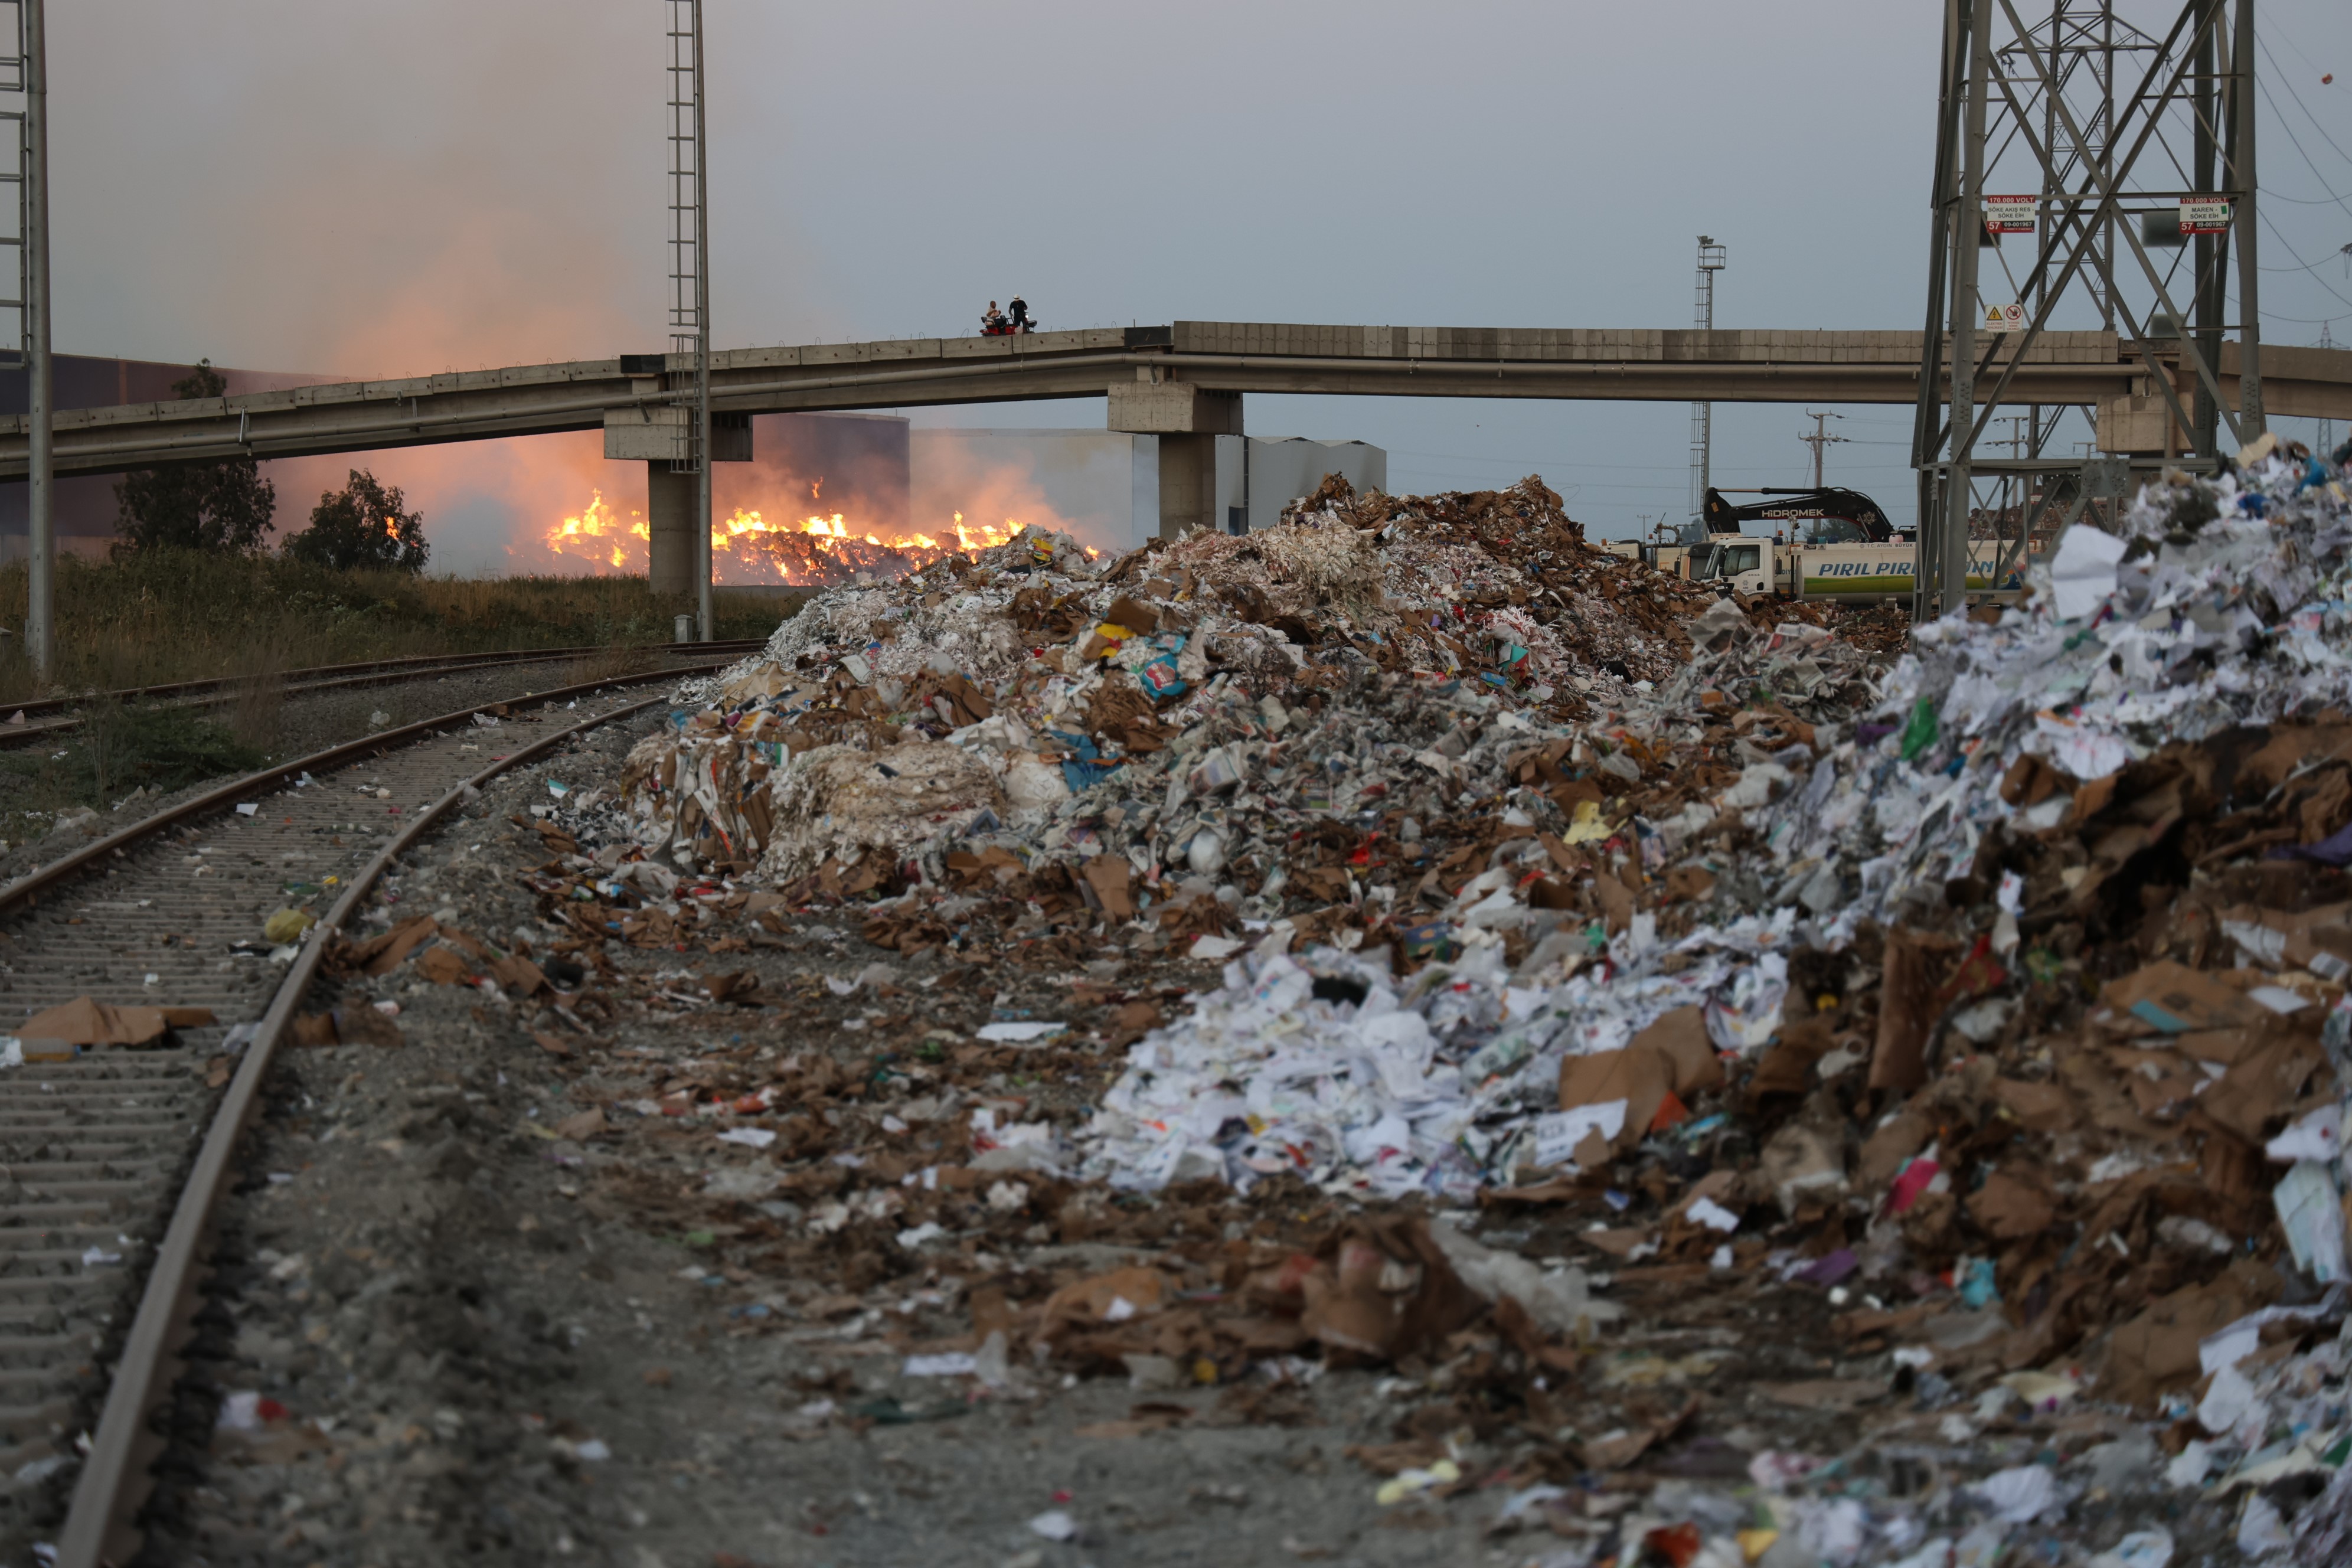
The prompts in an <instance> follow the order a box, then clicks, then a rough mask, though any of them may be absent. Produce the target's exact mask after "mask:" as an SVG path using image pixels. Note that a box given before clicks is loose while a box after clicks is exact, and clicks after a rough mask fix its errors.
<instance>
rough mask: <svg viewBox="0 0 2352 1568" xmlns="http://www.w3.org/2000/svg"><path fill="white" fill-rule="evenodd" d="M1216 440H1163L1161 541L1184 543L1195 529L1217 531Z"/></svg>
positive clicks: (1191, 438) (1161, 446) (1214, 438)
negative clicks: (1215, 529) (1213, 529)
mask: <svg viewBox="0 0 2352 1568" xmlns="http://www.w3.org/2000/svg"><path fill="white" fill-rule="evenodd" d="M1216 510H1217V438H1216V437H1214V436H1194V435H1182V436H1162V437H1160V538H1162V539H1181V538H1183V537H1184V536H1185V535H1186V534H1188V533H1190V532H1192V531H1193V530H1194V529H1196V528H1215V527H1216V526H1217V521H1218V520H1217V518H1216V516H1215V512H1216Z"/></svg>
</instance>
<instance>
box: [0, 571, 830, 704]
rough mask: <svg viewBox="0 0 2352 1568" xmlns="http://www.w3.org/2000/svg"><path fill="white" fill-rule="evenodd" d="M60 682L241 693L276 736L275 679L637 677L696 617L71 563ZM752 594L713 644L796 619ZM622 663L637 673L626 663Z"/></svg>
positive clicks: (475, 594)
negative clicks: (573, 656) (680, 622)
mask: <svg viewBox="0 0 2352 1568" xmlns="http://www.w3.org/2000/svg"><path fill="white" fill-rule="evenodd" d="M57 599H58V679H57V681H56V682H55V683H53V685H52V688H51V691H52V692H67V693H70V692H81V691H98V690H112V689H121V688H124V687H131V686H143V685H150V684H154V683H157V682H162V681H170V680H194V679H211V678H218V677H231V678H242V679H247V681H248V682H249V688H248V690H247V692H246V693H242V694H241V695H240V700H239V703H238V716H237V719H236V722H235V725H234V727H235V728H236V729H237V730H238V731H239V732H240V734H242V731H243V730H244V729H245V728H246V727H247V725H250V726H251V727H253V728H254V729H255V731H256V732H257V733H259V732H261V731H266V730H272V729H274V728H275V724H276V719H275V708H276V703H277V698H276V696H275V695H274V692H275V690H276V688H277V687H278V684H279V680H280V678H281V677H282V675H283V673H284V672H285V671H287V670H290V669H301V668H310V667H313V666H317V665H323V664H344V663H352V662H356V661H359V660H362V659H372V658H397V657H400V656H402V655H410V654H433V653H473V652H487V651H489V650H492V649H502V648H526V647H595V648H599V649H604V650H606V651H605V652H604V653H602V654H599V655H598V656H596V657H597V660H598V661H599V662H604V663H609V666H610V668H608V669H603V670H599V671H598V672H597V673H614V674H617V673H622V672H624V670H625V668H643V666H644V662H645V661H646V660H647V659H649V658H650V657H651V655H650V652H649V650H650V649H651V648H653V647H656V646H658V645H660V644H664V643H667V642H668V641H669V640H670V628H671V623H672V618H673V617H674V616H676V615H677V613H678V612H679V611H681V610H684V609H688V608H689V607H690V606H689V605H688V604H686V603H685V602H684V601H683V600H681V599H677V598H676V597H674V596H672V595H656V594H654V593H653V592H652V591H651V590H650V589H648V588H647V587H646V582H645V579H644V578H642V577H506V578H422V579H419V578H414V577H404V576H399V575H395V574H386V573H366V572H331V571H327V570H324V569H322V568H319V567H314V566H306V565H303V564H302V563H299V562H291V561H286V560H281V559H278V558H277V557H274V556H241V555H231V554H205V553H162V554H154V555H145V556H138V557H134V558H131V559H129V560H124V561H120V562H104V563H90V562H86V561H82V560H79V559H78V558H75V557H70V556H69V557H67V558H66V559H64V560H62V561H60V562H59V563H58V595H57ZM792 607H793V606H791V605H789V604H786V603H783V602H781V601H779V600H777V599H774V598H769V597H763V596H761V595H753V594H733V593H729V592H727V591H726V590H723V589H722V590H720V591H719V595H718V610H719V626H718V632H719V636H720V637H766V636H767V635H768V634H769V633H770V632H772V631H773V630H774V629H775V627H776V624H777V623H778V622H779V621H780V620H782V618H783V617H784V616H788V615H789V614H791V613H792ZM25 609H26V569H25V565H24V563H22V562H17V563H13V564H10V565H8V566H5V567H0V622H4V623H5V626H7V628H8V630H9V632H10V633H11V634H12V635H10V636H9V637H6V638H5V639H0V702H8V701H19V702H21V701H24V700H26V699H28V698H31V697H34V696H37V695H43V693H38V692H36V691H35V689H34V682H33V678H32V671H31V668H29V666H28V665H27V663H26V659H25V656H24V644H23V641H22V636H21V634H22V631H23V627H24V624H25ZM630 661H636V662H635V664H634V665H633V664H631V663H630Z"/></svg>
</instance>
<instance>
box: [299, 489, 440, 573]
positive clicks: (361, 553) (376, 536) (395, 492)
mask: <svg viewBox="0 0 2352 1568" xmlns="http://www.w3.org/2000/svg"><path fill="white" fill-rule="evenodd" d="M286 553H287V554H289V555H290V556H292V557H293V558H294V559H295V560H297V561H307V562H309V563H311V564H312V565H314V566H331V567H333V568H334V569H335V570H337V571H339V572H350V571H353V570H355V569H359V568H366V569H369V570H372V571H377V572H407V573H410V574H415V573H419V572H422V571H424V570H425V514H424V513H423V512H418V511H408V510H404V507H403V497H402V496H401V493H400V487H399V486H397V485H391V486H387V485H383V484H381V483H379V482H377V479H376V477H375V475H373V473H370V472H368V471H367V470H366V469H364V468H353V469H352V479H351V483H349V484H347V485H345V486H344V487H343V488H342V489H339V490H329V491H327V492H326V493H325V494H324V495H321V496H320V498H319V504H318V505H317V506H315V507H313V508H311V510H310V527H308V528H306V529H304V530H303V531H301V532H299V533H298V534H296V535H294V537H292V538H291V539H289V540H288V541H287V542H286Z"/></svg>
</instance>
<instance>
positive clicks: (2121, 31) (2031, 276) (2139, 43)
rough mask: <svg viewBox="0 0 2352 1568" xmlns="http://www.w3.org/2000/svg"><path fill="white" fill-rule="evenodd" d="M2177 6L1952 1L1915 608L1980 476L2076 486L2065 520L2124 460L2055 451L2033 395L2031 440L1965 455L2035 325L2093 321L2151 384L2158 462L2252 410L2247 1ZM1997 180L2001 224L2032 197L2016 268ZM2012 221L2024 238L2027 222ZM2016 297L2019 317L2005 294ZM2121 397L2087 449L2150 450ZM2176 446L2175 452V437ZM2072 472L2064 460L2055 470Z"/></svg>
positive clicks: (1943, 569)
mask: <svg viewBox="0 0 2352 1568" xmlns="http://www.w3.org/2000/svg"><path fill="white" fill-rule="evenodd" d="M2173 3H2174V0H2148V3H2147V4H2145V5H2140V6H2136V7H2132V8H2133V9H2137V10H2142V11H2145V12H2147V17H2146V20H2147V22H2148V24H2149V26H2147V27H2142V26H2137V25H2135V24H2133V23H2132V22H2130V21H2127V20H2126V19H2125V18H2124V17H2123V16H2120V15H2119V14H2118V13H2119V11H2120V10H2121V9H2124V8H2125V7H2122V6H2119V5H2117V4H2116V0H2091V3H2085V0H2053V3H2052V4H2049V5H2048V6H2047V8H2046V9H2042V8H2040V7H2036V8H2035V10H2034V15H2033V16H2032V20H2030V21H2029V20H2028V19H2027V16H2026V15H2025V12H2024V10H2023V9H2022V8H2021V5H2020V4H2019V0H1945V5H1944V47H1943V60H1942V67H1941V73H1940V76H1939V78H1938V90H1937V103H1938V116H1937V133H1936V163H1935V178H1934V191H1933V200H1932V203H1931V231H1930V249H1929V258H1928V270H1927V331H1926V342H1925V352H1924V353H1923V354H1922V355H1921V364H1920V375H1919V391H1918V406H1917V412H1916V420H1915V424H1914V428H1913V437H1912V462H1913V464H1914V466H1915V467H1916V468H1917V470H1918V480H1919V553H1918V571H1917V576H1916V583H1917V591H1916V595H1915V596H1914V599H1913V612H1914V614H1915V616H1922V617H1924V616H1933V615H1938V614H1943V613H1946V612H1948V611H1950V610H1951V609H1954V608H1956V607H1958V605H1960V603H1961V602H1962V600H1963V596H1964V594H1965V591H1966V584H1967V581H1968V574H1969V547H1968V542H1969V521H1970V518H1971V516H1972V515H1973V514H1974V513H1975V511H1976V510H1977V503H1976V496H1975V486H1976V484H1977V482H1978V480H1979V479H1980V478H1982V477H1986V476H1991V477H1995V478H2003V477H2007V476H2010V475H2015V476H2016V477H2018V478H2020V479H2027V480H2028V481H2029V486H2030V482H2031V479H2032V476H2034V475H2037V474H2038V475H2042V476H2043V477H2044V478H2045V479H2051V480H2053V483H2052V484H2051V485H2050V486H2049V487H2048V488H2045V489H2044V491H2043V495H2044V497H2045V498H2052V497H2054V496H2056V495H2058V494H2060V493H2062V491H2063V488H2064V487H2065V486H2066V485H2069V484H2071V485H2072V486H2073V487H2074V488H2073V495H2074V508H2073V510H2071V511H2069V513H2068V514H2067V515H2068V517H2069V518H2070V519H2071V518H2072V517H2073V516H2074V515H2076V514H2077V513H2079V512H2080V510H2081V509H2082V504H2083V499H2084V497H2087V496H2089V495H2092V494H2094V493H2100V494H2105V495H2108V496H2114V495H2116V493H2117V492H2118V491H2119V490H2120V488H2121V469H2122V466H2123V459H2122V458H2115V459H2108V460H2105V462H2100V461H2096V460H2095V461H2094V462H2091V463H2084V462H2083V461H2082V460H2080V459H2073V460H2067V461H2061V460H2059V459H2057V458H2055V457H2054V456H2053V455H2052V454H2051V452H2050V450H2049V448H2050V447H2051V445H2052V440H2051V437H2052V435H2053V430H2054V429H2055V428H2056V427H2057V426H2058V425H2059V422H2060V417H2061V416H2063V413H2064V410H2063V409H2043V408H2041V407H2036V408H2034V409H2033V411H2032V416H2031V419H2030V425H2031V427H2032V436H2031V437H2030V445H2031V448H2032V449H2031V450H2030V451H2029V452H2027V453H2026V454H2024V455H2023V456H2020V457H2013V458H2008V459H1992V458H1979V457H1978V456H1977V447H1978V446H1979V443H1980V442H1982V441H1983V440H1984V436H1985V430H1986V428H1987V426H1989V424H1990V420H1991V416H1992V412H1993V410H1994V409H1995V408H1996V407H1997V406H1999V405H2000V404H2001V403H2002V402H2003V401H2006V400H2007V399H2006V397H2005V395H2006V393H2007V391H2008V388H2009V384H2010V381H2011V376H2012V375H2013V374H2014V370H2015V366H2016V364H2017V363H2018V362H2019V360H2020V359H2021V357H2022V356H2023V354H2024V353H2026V352H2027V351H2028V350H2029V349H2031V348H2032V345H2033V344H2034V342H2036V340H2037V339H2038V338H2039V337H2040V336H2041V334H2042V332H2043V331H2045V330H2049V329H2054V328H2060V327H2064V326H2071V325H2076V324H2080V325H2084V326H2087V325H2089V324H2091V322H2092V321H2096V322H2097V323H2098V324H2099V325H2100V326H2101V327H2103V328H2105V329H2107V330H2112V331H2115V332H2116V334H2117V335H2118V336H2119V337H2120V338H2121V339H2122V340H2123V342H2124V343H2125V344H2126V346H2127V347H2129V348H2130V349H2131V350H2132V351H2134V352H2135V353H2137V356H2138V358H2139V360H2140V363H2142V365H2143V366H2144V367H2145V368H2146V373H2147V374H2146V383H2147V388H2148V392H2149V395H2152V396H2155V397H2157V398H2158V399H2160V406H2159V407H2158V408H2155V409H2153V410H2150V411H2149V412H2151V413H2153V414H2154V415H2156V416H2158V417H2159V418H2160V420H2161V422H2162V434H2161V437H2160V439H2158V441H2157V442H2156V443H2155V444H2154V445H2155V446H2156V447H2157V448H2158V449H2159V450H2160V451H2161V453H2162V454H2163V456H2162V457H2160V458H2154V459H2151V461H2161V460H2166V459H2168V460H2171V461H2174V462H2177V463H2184V464H2186V465H2187V466H2189V467H2205V468H2210V467H2211V466H2212V461H2213V458H2214V456H2215V454H2216V452H2217V451H2218V450H2220V442H2221V434H2222V428H2223V426H2226V427H2227V432H2228V437H2229V439H2230V441H2231V444H2232V445H2233V446H2234V445H2237V444H2242V443H2243V442H2246V441H2249V440H2252V438H2253V437H2255V436H2256V435H2258V434H2260V433H2261V431H2262V430H2263V392H2262V366H2261V343H2262V334H2261V331H2260V329H2259V326H2258V322H2259V321H2260V320H2261V317H2260V305H2259V300H2258V292H2259V290H2258V287H2257V285H2258V280H2259V278H2260V273H2259V270H2258V268H2257V266H2256V258H2255V245H2254V229H2255V225H2256V222H2257V221H2258V218H2257V213H2256V210H2255V191H2256V184H2257V182H2256V180H2255V176H2254V167H2255V164H2254V100H2253V49H2254V43H2253V18H2254V4H2253V0H2187V3H2186V4H2183V5H2179V9H2178V10H2177V11H2175V10H2173V9H2172V5H2173ZM2025 4H2026V5H2032V0H2025ZM2158 27H2160V28H2161V31H2156V30H2152V29H2154V28H2158ZM2002 193H2007V194H2009V196H2010V199H2009V200H2008V201H2007V202H2006V204H2005V207H2006V216H2005V219H2004V226H2006V222H2007V220H2009V219H2014V218H2016V217H2018V216H2020V215H2021V213H2022V212H2023V211H2025V210H2026V209H2028V208H2029V207H2030V210H2031V221H2030V226H2031V228H2032V259H2031V261H2030V262H2029V263H2028V264H2027V265H2026V266H2024V267H2023V268H2018V269H2012V268H2011V265H2010V262H2009V260H2008V258H2007V257H2006V256H2005V255H2004V254H2003V252H2002V250H2001V248H2000V238H1999V235H1998V234H1997V233H1994V232H1991V231H1990V229H1989V226H1988V221H1987V214H1988V208H1987V206H1986V200H1987V197H1988V195H1993V194H2002ZM2011 232H2015V233H2018V234H2020V235H2022V233H2023V226H2020V227H2018V228H2016V229H2014V230H2012V231H2011ZM2231 240H2234V242H2235V243H2234V246H2233V245H2231V243H2229V242H2230V241H2231ZM2233 251H2234V255H2235V259H2236V262H2237V268H2238V277H2237V279H2236V281H2237V285H2238V288H2237V296H2238V297H2237V305H2236V310H2235V313H2234V314H2235V319H2234V320H2231V319H2230V318H2231V309H2230V300H2229V294H2230V287H2229V286H2230V282H2231V279H2230V276H2229V272H2230V263H2231V257H2232V253H2233ZM2166 252H2169V253H2170V255H2169V258H2168V259H2167V260H2165V261H2163V262H2162V263H2159V260H2158V257H2159V256H2161V255H2162V254H2163V253H2166ZM2152 253H2154V254H2152ZM1986 258H1990V261H1989V262H1988V261H1987V259H1986ZM2184 263H2185V264H2187V266H2188V268H2189V276H2188V277H2186V278H2183V277H2181V276H2180V273H2181V271H2182V269H2183V266H2184ZM1987 268H1992V269H1997V271H1998V273H1999V275H2000V281H1999V283H1998V284H1995V285H1992V286H1991V287H1990V289H1988V288H1987V287H1985V286H1983V279H1982V275H1983V273H1984V271H1985V270H1986V269H1987ZM2011 305H2013V306H2015V307H2016V310H2015V312H2014V313H2010V312H2008V311H2007V310H2005V308H2006V307H2009V306H2011ZM2184 306H2186V307H2188V308H2187V309H2184V308H2183V307H2184ZM1989 309H1990V310H1991V311H1992V312H1994V313H1993V314H1991V315H1990V316H1989V314H1988V311H1989ZM2004 318H2006V319H2004ZM1988 327H1990V328H1991V329H1992V330H1986V329H1987V328H1988ZM2231 328H2234V329H2235V330H2236V332H2237V340H2238V341H2237V342H2236V343H2235V344H2233V345H2231V347H2232V348H2233V349H2234V351H2235V354H2234V358H2235V360H2236V363H2234V364H2231V365H2229V366H2227V369H2228V370H2229V371H2231V373H2233V374H2235V376H2236V379H2237V382H2238V387H2237V390H2238V394H2239V395H2238V397H2237V398H2236V399H2235V400H2234V407H2233V406H2232V405H2231V400H2230V399H2226V398H2225V397H2224V395H2223V384H2222V376H2223V373H2224V369H2225V365H2224V350H2223V343H2222V339H2223V334H2224V333H2225V332H2226V331H2229V330H2231ZM1947 332H1948V333H1949V334H1950V335H1949V341H1948V345H1947V341H1946V337H1945V334H1946V333H1947ZM2164 353H2177V355H2178V358H2179V365H2180V371H2181V374H2182V377H2183V378H2184V380H2185V381H2186V383H2187V390H2188V401H2186V402H2184V401H2183V398H2182V389H2181V388H2180V387H2179V386H2176V385H2175V384H2174V377H2173V375H2172V374H2171V372H2170V369H2169V367H2168V365H2166V364H2165V363H2162V362H2161V360H2160V359H2159V355H2160V354H2164ZM2118 402H2119V403H2120V404H2122V405H2126V406H2116V407H2113V409H2112V413H2113V415H2114V416H2115V417H2116V419H2117V421H2118V426H2117V428H2116V429H2114V430H2107V429H2101V430H2099V431H2098V444H2099V446H2100V447H2102V448H2104V449H2108V450H2113V451H2116V452H2118V453H2126V454H2128V453H2133V452H2139V451H2142V450H2144V449H2145V448H2146V447H2147V445H2148V444H2147V442H2146V440H2145V438H2144V437H2139V436H2136V435H2133V436H2127V435H2126V434H2124V433H2123V426H2122V420H2123V416H2126V415H2134V414H2136V412H2137V411H2136V410H2134V409H2132V408H2131V407H2129V406H2127V405H2129V403H2130V402H2131V400H2129V399H2124V400H2118ZM2084 413H2085V414H2086V415H2088V414H2089V413H2090V411H2089V410H2084ZM2045 415H2046V416H2047V417H2045ZM2135 428H2136V426H2135ZM2179 447H2186V448H2187V451H2186V453H2185V454H2184V453H2181V452H2179V450H2177V448H2179ZM2068 471H2071V472H2072V473H2073V474H2074V478H2072V479H2064V478H2062V477H2061V475H2062V473H2064V472H2068ZM2045 504H2054V502H2053V501H2049V500H2047V499H2046V500H2045ZM2029 532H2030V528H2029V529H2021V531H2020V537H2019V538H2018V539H2017V540H2016V541H2015V542H2014V549H2013V550H2012V548H2011V543H2010V542H2006V541H2003V542H2000V545H1999V546H1998V548H1999V550H2000V555H2001V559H2000V562H1999V563H1997V565H1996V569H1995V575H1996V576H2000V575H2005V574H2006V572H2007V571H2008V570H2009V568H2010V567H2011V565H2012V564H2013V563H2014V561H2015V560H2016V559H2017V557H2019V556H2021V554H2022V552H2023V551H2024V549H2025V543H2026V536H2027V534H2028V533H2029Z"/></svg>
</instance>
